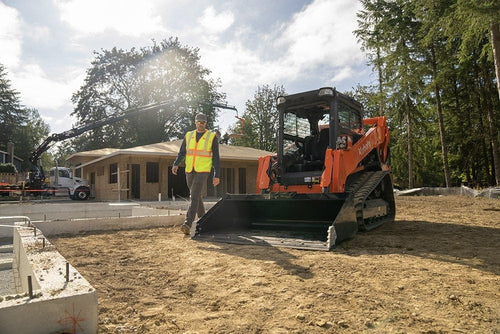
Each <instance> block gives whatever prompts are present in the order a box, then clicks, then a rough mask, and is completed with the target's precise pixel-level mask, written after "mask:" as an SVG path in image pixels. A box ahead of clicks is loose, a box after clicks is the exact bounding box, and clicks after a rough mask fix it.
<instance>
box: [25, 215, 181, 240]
mask: <svg viewBox="0 0 500 334" xmlns="http://www.w3.org/2000/svg"><path fill="white" fill-rule="evenodd" d="M171 214H172V215H170V216H150V217H123V218H94V219H73V220H54V221H46V222H35V223H34V224H35V225H36V227H37V228H39V229H40V230H41V231H42V232H43V234H44V235H46V236H53V235H59V234H78V233H81V232H89V231H110V230H128V229H139V228H150V227H161V226H173V225H180V224H182V222H183V221H184V219H185V214H184V212H182V213H181V211H179V212H178V213H175V212H174V211H172V212H171Z"/></svg>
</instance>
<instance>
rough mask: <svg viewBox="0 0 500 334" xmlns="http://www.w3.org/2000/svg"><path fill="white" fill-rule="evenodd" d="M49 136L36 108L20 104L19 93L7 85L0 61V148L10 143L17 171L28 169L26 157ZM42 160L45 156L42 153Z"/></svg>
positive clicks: (5, 72)
mask: <svg viewBox="0 0 500 334" xmlns="http://www.w3.org/2000/svg"><path fill="white" fill-rule="evenodd" d="M48 135H49V126H48V124H47V123H46V122H45V121H43V119H42V118H41V117H40V114H39V113H38V111H37V110H36V109H28V108H25V107H23V106H22V105H21V99H20V94H19V93H18V92H17V91H16V90H15V89H14V88H12V87H11V84H10V80H9V79H8V78H7V71H6V69H5V67H4V66H3V65H2V64H0V149H2V150H5V149H6V147H7V143H8V142H9V141H12V142H13V143H14V154H15V155H16V156H18V157H20V158H21V159H22V160H23V161H22V163H21V170H20V172H21V171H28V170H30V169H31V164H30V162H29V158H30V156H31V153H32V152H33V151H34V150H35V148H36V147H37V146H38V144H39V143H40V142H41V140H43V139H44V138H46V137H47V136H48ZM43 158H44V159H49V160H50V158H48V156H47V155H46V156H44V157H43Z"/></svg>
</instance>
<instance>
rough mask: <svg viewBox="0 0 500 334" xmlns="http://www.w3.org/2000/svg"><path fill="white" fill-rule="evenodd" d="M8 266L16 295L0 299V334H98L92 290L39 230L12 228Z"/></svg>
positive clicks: (94, 292) (95, 303) (93, 291)
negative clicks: (12, 252) (11, 268)
mask: <svg viewBox="0 0 500 334" xmlns="http://www.w3.org/2000/svg"><path fill="white" fill-rule="evenodd" d="M44 240H45V247H44ZM13 261H14V281H15V286H16V289H17V292H18V294H17V295H10V296H1V297H0V333H26V334H31V333H55V332H58V331H64V332H70V333H97V315H98V311H97V292H96V290H95V289H94V288H93V287H92V286H91V285H90V284H89V283H88V282H87V280H85V278H83V277H82V276H81V275H80V273H78V271H77V270H76V269H75V268H74V267H73V266H71V265H70V264H69V263H67V261H66V260H65V259H64V257H62V256H61V255H60V254H59V253H58V252H57V250H56V248H55V246H53V245H52V244H50V242H49V241H48V240H46V239H45V236H44V235H43V234H42V233H41V232H40V231H37V234H36V235H35V233H34V229H33V228H32V227H18V228H16V229H15V231H14V260H13ZM66 268H67V269H68V270H66ZM28 277H30V278H31V283H32V284H31V286H32V298H30V295H29V291H30V290H29V285H28Z"/></svg>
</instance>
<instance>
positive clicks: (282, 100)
mask: <svg viewBox="0 0 500 334" xmlns="http://www.w3.org/2000/svg"><path fill="white" fill-rule="evenodd" d="M285 102H286V99H285V98H284V97H283V96H280V97H278V99H277V100H276V104H277V105H280V104H283V103H285Z"/></svg>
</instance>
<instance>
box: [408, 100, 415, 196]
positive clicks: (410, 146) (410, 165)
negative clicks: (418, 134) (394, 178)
mask: <svg viewBox="0 0 500 334" xmlns="http://www.w3.org/2000/svg"><path fill="white" fill-rule="evenodd" d="M410 106H411V101H410V96H408V95H407V96H406V117H407V124H408V125H407V126H408V128H407V131H408V188H409V189H412V188H413V187H414V183H413V142H412V140H411V136H412V130H411V115H410V114H411V112H410V109H411V107H410Z"/></svg>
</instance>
